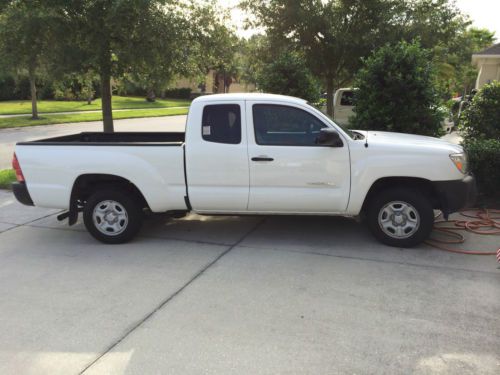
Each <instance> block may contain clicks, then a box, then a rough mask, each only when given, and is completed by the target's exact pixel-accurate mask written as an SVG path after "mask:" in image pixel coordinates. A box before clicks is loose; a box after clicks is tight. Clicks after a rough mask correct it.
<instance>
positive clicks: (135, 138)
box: [18, 132, 185, 146]
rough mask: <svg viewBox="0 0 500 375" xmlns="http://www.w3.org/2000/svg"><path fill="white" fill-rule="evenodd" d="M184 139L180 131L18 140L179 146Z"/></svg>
mask: <svg viewBox="0 0 500 375" xmlns="http://www.w3.org/2000/svg"><path fill="white" fill-rule="evenodd" d="M184 140H185V133H182V132H115V133H102V132H83V133H78V134H70V135H64V136H60V137H53V138H45V139H39V140H36V141H31V142H19V143H18V145H20V146H25V145H30V146H37V145H39V146H69V145H71V146H137V145H140V146H181V145H182V144H183V143H184Z"/></svg>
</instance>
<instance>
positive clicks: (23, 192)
mask: <svg viewBox="0 0 500 375" xmlns="http://www.w3.org/2000/svg"><path fill="white" fill-rule="evenodd" d="M12 191H13V192H14V196H15V197H16V199H17V201H18V202H19V203H22V204H24V205H26V206H34V204H33V200H32V199H31V196H30V193H29V191H28V187H27V186H26V183H24V182H14V183H12Z"/></svg>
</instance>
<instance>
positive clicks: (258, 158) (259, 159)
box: [252, 156, 274, 161]
mask: <svg viewBox="0 0 500 375" xmlns="http://www.w3.org/2000/svg"><path fill="white" fill-rule="evenodd" d="M273 160H274V159H273V158H270V157H269V156H256V157H253V158H252V161H273Z"/></svg>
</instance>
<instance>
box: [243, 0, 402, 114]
mask: <svg viewBox="0 0 500 375" xmlns="http://www.w3.org/2000/svg"><path fill="white" fill-rule="evenodd" d="M395 6H396V5H395V3H394V2H392V1H383V0H371V1H361V0H329V1H319V0H300V1H297V0H270V1H260V0H246V1H244V2H242V7H243V8H244V9H246V10H249V11H251V12H252V13H253V14H255V16H256V18H257V19H256V22H255V23H256V24H257V25H259V26H261V27H264V28H265V29H266V32H267V34H268V36H269V37H270V38H271V43H272V44H278V45H280V44H281V45H283V44H284V45H288V46H292V47H295V48H296V49H299V50H301V51H303V53H304V55H305V56H306V58H307V60H308V66H309V68H310V69H311V70H312V71H313V72H314V74H315V75H316V76H317V77H318V78H320V79H321V80H322V82H323V84H324V86H325V87H326V91H327V112H328V114H330V115H332V114H333V93H334V91H335V89H336V88H338V87H340V86H343V85H345V84H347V83H348V82H349V81H350V80H351V78H352V74H353V73H354V72H355V71H356V70H357V69H358V68H359V66H360V58H361V57H362V56H365V55H366V54H368V52H369V51H370V50H371V49H372V47H373V46H374V45H377V44H379V43H380V40H385V39H384V38H386V37H387V35H389V34H390V32H389V28H390V22H389V21H390V18H391V17H392V15H393V13H394V10H393V8H394V7H395Z"/></svg>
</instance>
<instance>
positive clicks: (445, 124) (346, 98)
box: [333, 88, 455, 133]
mask: <svg viewBox="0 0 500 375" xmlns="http://www.w3.org/2000/svg"><path fill="white" fill-rule="evenodd" d="M354 90H355V89H353V88H343V89H338V90H337V91H336V92H335V95H334V97H333V121H335V122H336V123H337V124H339V125H342V126H348V125H349V117H351V116H353V115H354ZM440 110H441V111H444V119H443V121H442V123H441V126H442V128H443V131H444V132H445V133H451V132H452V131H453V129H454V127H455V124H454V122H453V114H452V113H451V112H450V111H449V110H448V109H447V108H440Z"/></svg>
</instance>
